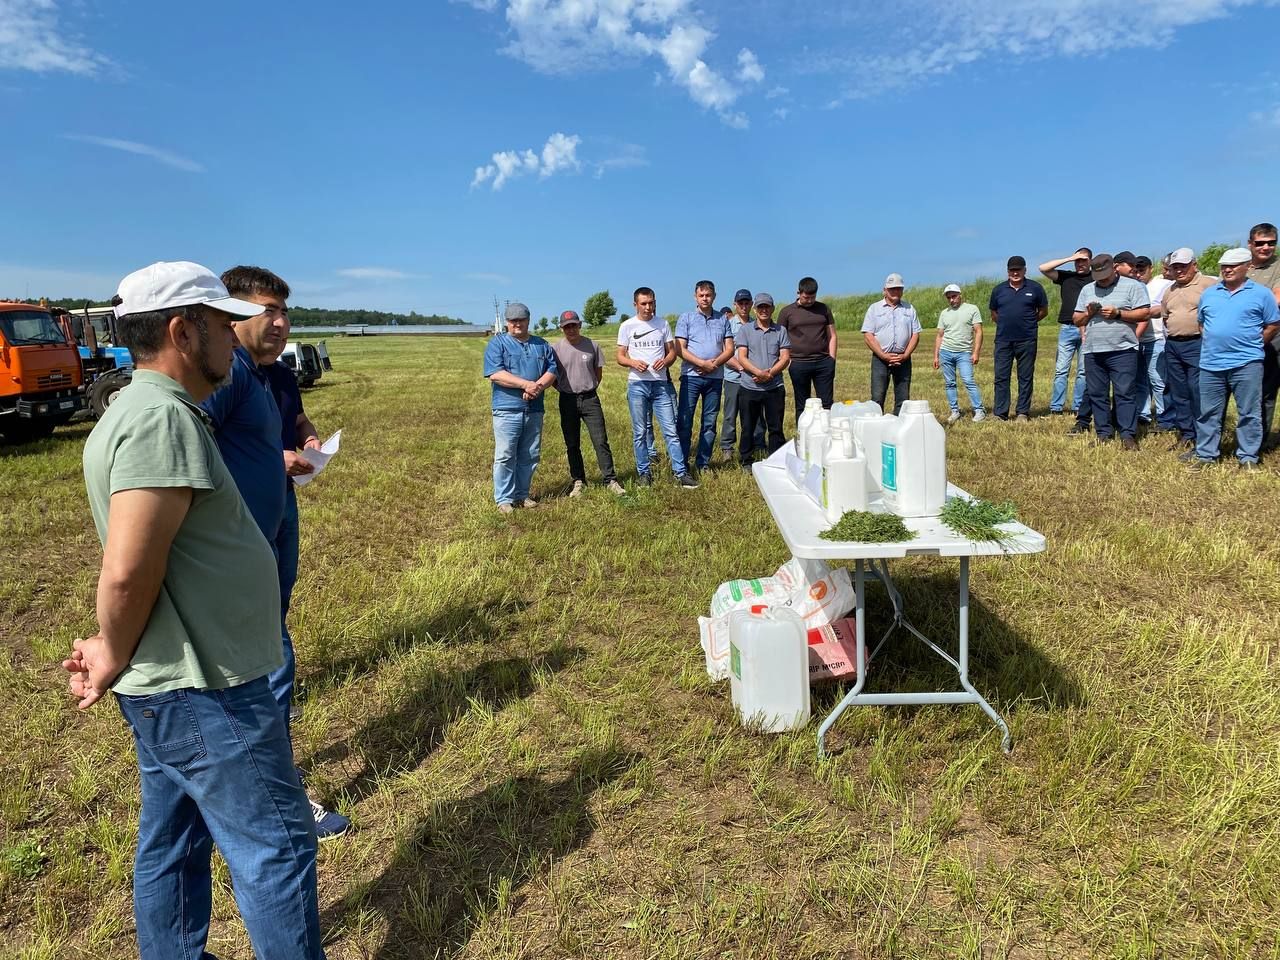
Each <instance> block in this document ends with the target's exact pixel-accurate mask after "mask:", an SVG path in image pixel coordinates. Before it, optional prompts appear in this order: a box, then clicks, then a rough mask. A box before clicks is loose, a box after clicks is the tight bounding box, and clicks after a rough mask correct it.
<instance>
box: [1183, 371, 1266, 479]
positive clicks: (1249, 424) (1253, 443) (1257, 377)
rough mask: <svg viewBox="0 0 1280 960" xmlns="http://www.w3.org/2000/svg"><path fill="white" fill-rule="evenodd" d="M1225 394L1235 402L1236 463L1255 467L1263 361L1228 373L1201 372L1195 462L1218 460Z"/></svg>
mask: <svg viewBox="0 0 1280 960" xmlns="http://www.w3.org/2000/svg"><path fill="white" fill-rule="evenodd" d="M1228 394H1230V395H1232V396H1234V397H1235V398H1236V459H1237V460H1239V461H1240V462H1241V463H1257V462H1258V450H1259V448H1260V447H1261V446H1262V361H1261V360H1255V361H1253V362H1252V363H1246V364H1244V366H1240V367H1233V368H1232V369H1230V370H1205V369H1204V368H1203V367H1201V368H1200V416H1199V417H1198V418H1197V419H1196V458H1197V459H1199V460H1217V459H1218V455H1219V454H1220V453H1221V450H1222V421H1223V418H1224V417H1225V416H1226V413H1227V396H1228Z"/></svg>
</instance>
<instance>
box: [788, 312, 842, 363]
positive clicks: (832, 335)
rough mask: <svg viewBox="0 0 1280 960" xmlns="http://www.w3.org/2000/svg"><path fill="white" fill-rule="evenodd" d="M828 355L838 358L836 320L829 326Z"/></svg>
mask: <svg viewBox="0 0 1280 960" xmlns="http://www.w3.org/2000/svg"><path fill="white" fill-rule="evenodd" d="M787 353H788V355H790V353H791V351H789V350H788V351H787ZM827 356H829V357H830V358H831V359H832V360H834V359H835V358H836V325H835V322H834V321H833V322H832V323H831V325H830V326H829V327H827Z"/></svg>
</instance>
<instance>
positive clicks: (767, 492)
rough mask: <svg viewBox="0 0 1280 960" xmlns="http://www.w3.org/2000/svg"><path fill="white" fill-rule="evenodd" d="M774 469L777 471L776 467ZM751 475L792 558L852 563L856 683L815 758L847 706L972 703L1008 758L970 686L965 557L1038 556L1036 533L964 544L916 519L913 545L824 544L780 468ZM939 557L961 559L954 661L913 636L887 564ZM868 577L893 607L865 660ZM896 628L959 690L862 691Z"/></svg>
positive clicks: (932, 521) (1003, 726)
mask: <svg viewBox="0 0 1280 960" xmlns="http://www.w3.org/2000/svg"><path fill="white" fill-rule="evenodd" d="M775 464H777V465H775ZM753 473H754V475H755V478H756V483H757V484H758V485H759V487H760V492H761V493H762V494H763V495H764V502H765V503H766V504H767V505H768V507H769V512H770V513H771V514H773V520H774V522H775V523H776V524H777V525H778V530H779V531H780V532H781V533H782V539H783V540H784V541H785V542H786V544H787V547H788V549H790V551H791V554H792V556H794V557H798V558H812V559H820V560H853V561H854V596H855V598H856V607H855V610H854V618H855V624H856V630H855V637H856V643H857V658H856V663H857V670H858V673H857V681H856V682H855V683H854V685H853V689H851V690H850V691H849V692H848V693H847V694H845V697H844V699H843V700H841V701H840V702H839V703H838V704H837V705H836V708H835V709H834V710H833V711H831V714H830V716H828V717H827V718H826V720H824V721H823V722H822V726H821V727H819V728H818V755H819V756H824V755H825V748H826V737H827V731H829V730H830V729H831V726H832V724H834V723H835V722H836V720H837V719H839V717H840V714H842V713H844V711H845V710H846V709H848V708H849V707H850V706H854V705H858V706H903V705H909V704H932V703H974V704H977V705H978V706H979V707H981V708H982V710H983V712H984V713H986V715H987V716H988V717H990V718H991V719H992V721H993V722H994V723H995V725H996V726H997V727H999V728H1000V733H1001V735H1002V738H1001V741H1000V746H1001V748H1002V749H1003V750H1004V752H1005V753H1008V752H1009V751H1010V750H1011V749H1012V746H1013V742H1012V739H1011V738H1010V736H1009V725H1008V724H1007V723H1005V722H1004V718H1003V717H1001V716H1000V714H998V713H997V712H996V711H995V709H994V708H993V707H992V706H991V704H989V703H988V702H987V701H986V698H985V697H983V696H982V694H980V693H978V691H977V690H975V689H974V688H973V684H971V683H970V682H969V558H970V557H979V556H998V555H1007V554H1021V553H1040V552H1041V551H1043V550H1044V548H1045V539H1044V536H1043V535H1042V534H1039V533H1036V531H1034V530H1032V529H1031V528H1030V527H1026V526H1024V525H1023V524H1021V523H1008V524H1001V526H1000V529H1001V530H1003V531H1004V532H1005V533H1006V534H1007V536H1006V537H1005V538H1004V539H1002V540H1000V541H988V540H978V541H974V540H966V539H965V538H963V537H961V536H958V535H957V534H955V533H954V532H953V531H952V530H951V529H950V528H949V527H947V526H946V525H945V524H943V523H942V521H941V520H939V519H938V518H937V517H925V518H920V519H910V518H908V519H904V520H903V522H904V523H905V524H906V526H907V529H909V530H911V531H912V532H913V533H915V538H914V539H912V540H902V541H897V542H893V543H852V542H840V541H835V540H823V539H822V538H821V537H819V536H818V534H819V533H821V532H823V531H824V530H828V529H830V528H831V523H830V522H829V521H828V520H827V518H826V517H825V515H824V514H823V512H822V510H821V509H820V508H819V507H818V505H817V504H816V503H815V502H814V501H813V499H812V498H811V497H810V496H809V495H808V494H807V493H805V492H803V491H802V490H800V489H799V488H798V487H797V486H796V485H795V484H794V483H793V482H792V481H791V478H790V477H789V476H788V475H787V471H786V470H785V468H783V467H782V465H781V462H780V461H779V460H777V459H774V460H773V461H772V462H760V463H757V464H756V465H755V468H754V470H753ZM947 497H948V499H949V498H951V497H964V498H966V499H972V498H970V497H969V494H967V493H965V492H964V491H963V490H961V489H960V488H959V487H957V486H955V485H954V484H947ZM871 510H872V511H873V512H882V511H884V510H885V508H884V505H883V504H882V503H880V502H879V501H875V502H873V503H872V505H871ZM916 556H939V557H958V558H959V560H960V624H959V651H958V654H959V656H958V658H956V657H952V656H951V654H949V653H948V652H947V651H946V650H944V649H942V648H941V647H940V646H938V645H937V644H936V643H934V642H933V641H932V640H930V639H929V638H928V637H926V636H925V635H924V634H922V633H921V632H920V631H919V630H917V629H916V628H915V627H914V626H913V625H912V624H911V622H910V621H908V620H907V618H906V616H905V614H904V613H903V602H902V594H901V593H899V592H898V589H897V587H896V586H894V583H893V578H892V577H891V576H890V575H889V563H888V561H889V560H891V559H896V558H898V557H916ZM868 571H870V573H872V574H873V575H874V576H875V577H876V578H877V579H879V580H880V582H881V583H883V584H884V587H885V590H886V591H887V592H888V594H889V600H890V602H891V603H892V604H893V622H892V623H891V624H890V625H889V629H888V630H886V631H885V632H884V636H882V637H881V638H880V641H879V643H877V644H876V646H875V648H874V649H873V650H872V651H871V656H870V657H868V656H867V654H866V649H867V639H866V613H867V610H866V574H867V572H868ZM898 627H902V628H903V629H904V630H906V631H908V632H909V633H911V634H912V635H914V636H915V637H916V639H918V640H920V642H922V643H923V644H925V645H926V646H927V647H928V648H929V649H930V650H932V651H933V652H934V653H936V654H937V655H938V656H939V657H941V658H942V659H943V660H945V661H946V662H947V663H949V664H951V666H953V667H954V668H955V669H956V672H957V673H958V674H959V678H960V687H961V689H960V690H939V691H936V692H927V693H863V692H862V691H863V687H864V686H865V684H866V682H867V668H868V666H869V665H870V661H871V660H874V659H875V657H876V655H877V654H878V653H879V652H880V650H881V649H882V648H883V647H884V645H885V643H886V642H887V641H888V639H889V637H890V635H891V634H892V633H893V632H894V631H895V630H896V629H897V628H898Z"/></svg>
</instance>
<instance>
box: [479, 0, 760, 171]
mask: <svg viewBox="0 0 1280 960" xmlns="http://www.w3.org/2000/svg"><path fill="white" fill-rule="evenodd" d="M457 2H463V3H468V4H469V5H470V6H473V7H476V8H477V9H482V10H483V9H497V7H498V6H500V5H501V4H500V0H457ZM505 3H506V11H505V16H506V21H507V25H508V27H510V29H511V33H512V39H511V41H510V42H509V43H508V44H507V46H506V47H505V48H504V52H505V53H507V54H509V55H511V56H513V57H516V58H518V59H520V60H523V61H524V62H525V63H527V64H529V66H531V67H533V68H534V69H535V70H541V71H543V72H547V73H567V72H570V71H573V72H579V71H583V70H591V69H603V68H605V67H608V66H612V65H614V64H616V63H617V62H618V61H620V60H622V61H629V60H633V59H635V58H637V57H656V58H658V59H660V60H661V61H662V63H663V65H664V66H665V67H666V72H667V79H668V80H670V81H671V82H672V83H674V84H676V85H677V86H680V87H682V88H684V89H685V90H686V91H687V92H688V94H689V96H690V98H691V99H692V100H693V101H694V103H696V104H698V105H699V106H701V107H704V108H706V109H709V110H714V111H715V112H717V113H718V114H720V115H721V117H722V119H724V120H725V122H726V123H728V124H729V125H730V126H740V125H742V123H741V120H742V115H741V114H740V113H735V112H733V111H732V110H731V109H730V108H731V107H732V106H733V105H734V104H735V103H736V102H737V100H738V99H739V98H740V96H741V95H742V92H743V89H744V87H748V86H752V85H755V84H758V83H760V82H761V81H762V80H763V79H764V68H763V67H762V66H761V65H760V61H759V60H758V59H757V57H756V55H755V54H754V53H753V52H752V51H750V50H747V49H743V50H741V51H740V52H739V53H738V59H737V74H738V75H737V78H736V80H730V79H729V78H728V77H727V76H726V75H725V73H724V72H722V71H721V70H719V69H717V68H715V67H713V66H712V65H711V64H710V63H709V62H708V59H707V52H708V48H709V47H710V44H711V41H712V40H714V39H715V33H714V32H713V31H712V30H711V29H710V28H709V27H708V26H706V25H704V24H703V23H702V22H701V14H700V13H699V12H698V11H697V10H696V9H695V7H694V2H693V0H505ZM480 169H481V171H483V170H485V169H486V168H484V167H482V168H480ZM478 172H479V171H478ZM494 176H496V174H491V175H489V177H487V178H486V179H490V178H492V177H494Z"/></svg>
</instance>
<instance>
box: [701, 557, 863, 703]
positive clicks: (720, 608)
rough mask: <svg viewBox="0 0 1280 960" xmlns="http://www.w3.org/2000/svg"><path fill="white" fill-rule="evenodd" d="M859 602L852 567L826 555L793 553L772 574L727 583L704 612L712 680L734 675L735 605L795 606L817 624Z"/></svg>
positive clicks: (808, 621)
mask: <svg viewBox="0 0 1280 960" xmlns="http://www.w3.org/2000/svg"><path fill="white" fill-rule="evenodd" d="M853 603H854V598H853V584H852V583H851V582H850V580H849V571H848V570H846V569H844V568H843V567H841V568H839V569H837V570H832V569H831V567H829V566H828V565H827V564H826V563H825V562H823V561H822V560H801V559H797V558H795V557H792V558H791V559H790V560H788V561H787V562H786V563H784V564H783V565H782V566H781V567H779V568H778V569H777V572H775V573H774V575H773V576H772V577H759V578H757V579H755V580H730V581H728V582H727V583H722V584H720V586H719V587H717V588H716V592H715V593H714V594H713V595H712V597H711V616H709V617H699V618H698V633H699V639H700V640H701V643H702V652H703V653H704V654H705V655H706V660H707V675H708V676H709V677H711V679H712V680H724V679H726V678H727V677H728V676H729V614H730V613H732V612H733V611H734V610H750V609H752V608H753V607H790V608H791V609H792V610H794V611H795V612H796V613H797V614H799V615H800V617H801V619H802V620H804V622H805V626H806V627H808V628H810V629H813V628H814V627H822V626H825V625H827V624H829V623H832V622H834V621H836V620H839V619H840V618H841V617H843V616H844V615H845V614H847V613H848V612H849V611H850V610H851V609H852V608H853ZM811 666H812V660H811Z"/></svg>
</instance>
